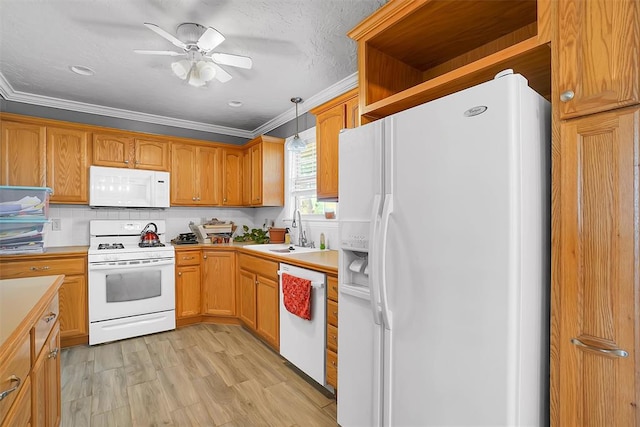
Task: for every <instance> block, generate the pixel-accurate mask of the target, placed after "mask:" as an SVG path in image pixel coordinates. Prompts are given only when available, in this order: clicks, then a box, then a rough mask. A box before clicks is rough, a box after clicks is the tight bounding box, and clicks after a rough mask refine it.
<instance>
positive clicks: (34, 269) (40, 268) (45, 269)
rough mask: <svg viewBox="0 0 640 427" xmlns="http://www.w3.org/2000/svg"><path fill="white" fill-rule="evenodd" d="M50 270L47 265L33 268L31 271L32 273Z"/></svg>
mask: <svg viewBox="0 0 640 427" xmlns="http://www.w3.org/2000/svg"><path fill="white" fill-rule="evenodd" d="M50 268H51V267H49V266H48V265H45V266H44V267H31V268H30V270H31V271H47V270H49V269H50Z"/></svg>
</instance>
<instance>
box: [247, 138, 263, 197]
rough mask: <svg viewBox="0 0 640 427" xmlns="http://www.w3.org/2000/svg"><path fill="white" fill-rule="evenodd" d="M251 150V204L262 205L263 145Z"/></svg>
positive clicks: (255, 146) (257, 145)
mask: <svg viewBox="0 0 640 427" xmlns="http://www.w3.org/2000/svg"><path fill="white" fill-rule="evenodd" d="M250 150H251V204H252V205H260V204H262V144H256V145H254V146H253V147H251V148H250Z"/></svg>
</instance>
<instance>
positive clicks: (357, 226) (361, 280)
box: [340, 222, 369, 288]
mask: <svg viewBox="0 0 640 427" xmlns="http://www.w3.org/2000/svg"><path fill="white" fill-rule="evenodd" d="M340 249H341V251H340V252H341V254H340V256H341V259H340V262H341V263H340V265H341V271H340V274H341V279H340V281H341V282H342V283H344V284H348V285H358V286H365V287H367V288H368V287H369V223H365V222H347V223H342V224H341V229H340Z"/></svg>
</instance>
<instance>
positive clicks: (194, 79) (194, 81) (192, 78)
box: [188, 65, 207, 87]
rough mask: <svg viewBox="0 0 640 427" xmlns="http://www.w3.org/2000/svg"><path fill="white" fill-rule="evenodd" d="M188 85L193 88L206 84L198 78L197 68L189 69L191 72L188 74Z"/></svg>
mask: <svg viewBox="0 0 640 427" xmlns="http://www.w3.org/2000/svg"><path fill="white" fill-rule="evenodd" d="M188 83H189V84H190V85H191V86H194V87H201V86H204V85H205V84H206V83H207V82H206V81H204V80H203V79H202V77H201V76H200V71H198V67H197V66H196V65H194V66H193V67H191V72H190V73H189V81H188Z"/></svg>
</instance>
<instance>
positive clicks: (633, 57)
mask: <svg viewBox="0 0 640 427" xmlns="http://www.w3.org/2000/svg"><path fill="white" fill-rule="evenodd" d="M639 7H640V5H639V4H638V2H637V0H615V1H612V0H589V1H585V0H562V1H560V2H558V18H559V21H558V29H559V44H558V45H559V55H560V57H559V61H558V62H559V77H558V78H559V91H560V93H564V92H567V91H572V92H573V94H574V95H573V98H572V99H570V100H568V101H566V102H560V103H559V104H560V114H561V116H562V118H568V117H576V116H583V115H586V114H592V113H596V112H599V111H605V110H611V109H614V108H618V107H621V106H625V105H632V104H636V103H638V102H640V94H639V93H638V92H639V88H638V86H639V85H640V80H639V79H640V77H639V75H638V60H639V59H638V58H639V57H640V10H639V9H638V8H639Z"/></svg>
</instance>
